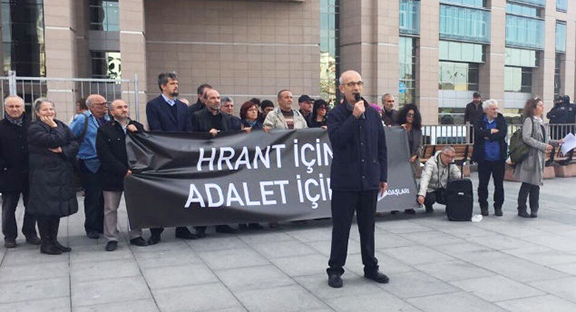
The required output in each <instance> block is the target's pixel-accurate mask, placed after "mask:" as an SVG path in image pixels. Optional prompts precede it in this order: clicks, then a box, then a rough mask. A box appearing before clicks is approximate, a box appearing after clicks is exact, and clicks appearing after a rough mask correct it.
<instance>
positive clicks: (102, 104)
mask: <svg viewBox="0 0 576 312" xmlns="http://www.w3.org/2000/svg"><path fill="white" fill-rule="evenodd" d="M92 105H95V106H105V105H108V102H101V103H92Z"/></svg>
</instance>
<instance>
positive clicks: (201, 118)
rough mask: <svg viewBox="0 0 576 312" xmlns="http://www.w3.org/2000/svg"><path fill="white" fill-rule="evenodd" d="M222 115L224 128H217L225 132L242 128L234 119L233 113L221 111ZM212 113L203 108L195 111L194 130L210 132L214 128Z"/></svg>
mask: <svg viewBox="0 0 576 312" xmlns="http://www.w3.org/2000/svg"><path fill="white" fill-rule="evenodd" d="M220 114H221V115H222V127H223V128H222V129H217V130H220V131H223V132H226V131H237V130H240V125H238V124H236V123H234V122H233V121H232V115H229V114H225V113H222V112H220ZM211 115H212V113H210V111H209V110H208V109H203V110H200V111H197V112H196V113H194V123H193V125H194V126H193V129H192V131H194V132H208V131H210V129H212V124H211V123H210V117H211Z"/></svg>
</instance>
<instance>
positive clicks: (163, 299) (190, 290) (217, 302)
mask: <svg viewBox="0 0 576 312" xmlns="http://www.w3.org/2000/svg"><path fill="white" fill-rule="evenodd" d="M153 294H154V298H155V299H156V303H157V304H158V307H159V308H160V311H162V312H173V311H187V312H194V311H218V310H223V309H226V308H235V307H241V305H240V303H239V302H238V301H237V300H236V298H235V297H234V296H233V295H232V294H231V293H230V291H228V290H227V289H226V287H224V286H222V285H221V284H218V283H215V284H207V285H194V286H185V287H176V288H164V289H158V290H154V291H153Z"/></svg>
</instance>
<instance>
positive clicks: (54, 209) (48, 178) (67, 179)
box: [26, 120, 78, 217]
mask: <svg viewBox="0 0 576 312" xmlns="http://www.w3.org/2000/svg"><path fill="white" fill-rule="evenodd" d="M55 121H56V124H57V125H58V126H57V127H56V128H50V127H49V126H48V125H46V124H45V123H43V122H41V121H34V122H33V123H31V124H30V128H28V150H29V152H30V158H29V159H30V200H29V201H28V207H27V208H26V209H27V212H29V213H32V214H35V215H42V216H50V217H65V216H69V215H71V214H74V213H76V212H77V211H78V202H77V201H76V185H75V183H74V167H73V163H74V161H75V160H76V154H77V153H78V142H76V140H75V139H74V133H73V132H72V130H70V128H68V126H66V125H65V124H64V123H63V122H61V121H60V120H55ZM57 147H61V148H62V153H53V152H51V151H49V150H48V149H49V148H57Z"/></svg>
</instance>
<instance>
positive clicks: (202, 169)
mask: <svg viewBox="0 0 576 312" xmlns="http://www.w3.org/2000/svg"><path fill="white" fill-rule="evenodd" d="M386 141H387V147H388V185H389V187H388V191H387V193H386V196H384V197H383V198H381V200H380V201H379V203H378V211H389V210H402V209H409V208H416V207H417V204H416V194H417V190H416V182H415V180H414V178H413V174H412V167H411V166H410V163H409V162H408V159H409V152H408V141H407V139H406V132H405V131H404V130H402V129H390V128H386ZM126 146H127V149H128V159H129V162H130V166H131V167H132V171H133V172H134V174H133V175H132V176H130V177H128V178H127V179H126V180H125V183H124V188H125V198H126V206H127V209H128V217H129V219H130V224H131V225H132V226H133V227H140V228H148V227H160V226H185V225H214V224H235V223H247V222H272V221H289V220H304V219H315V218H324V217H330V198H331V190H330V164H331V162H332V149H331V146H330V141H329V140H328V133H327V131H326V130H323V129H306V130H297V131H294V130H291V131H289V130H277V131H274V130H272V131H269V132H262V131H254V132H251V133H221V134H219V135H218V136H217V137H215V138H211V137H210V136H209V135H207V134H206V135H205V134H200V133H198V134H187V133H163V132H145V133H140V134H135V135H130V137H129V138H127V140H126Z"/></svg>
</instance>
